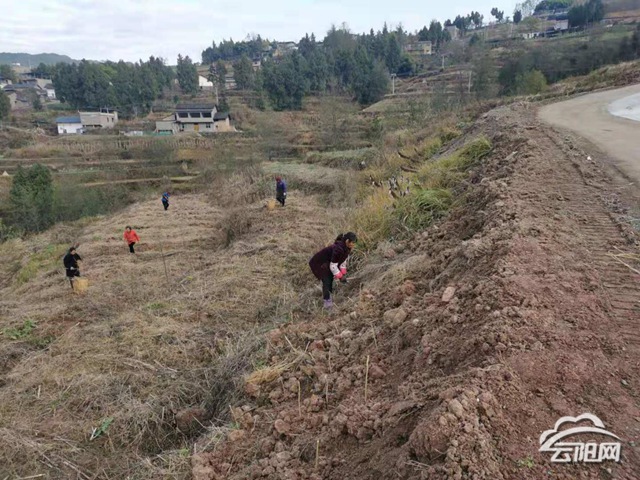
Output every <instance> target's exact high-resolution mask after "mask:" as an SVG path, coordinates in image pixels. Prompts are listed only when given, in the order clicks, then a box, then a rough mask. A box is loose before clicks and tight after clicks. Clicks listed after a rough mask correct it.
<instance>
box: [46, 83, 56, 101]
mask: <svg viewBox="0 0 640 480" xmlns="http://www.w3.org/2000/svg"><path fill="white" fill-rule="evenodd" d="M44 91H45V92H47V98H48V99H49V100H55V99H56V89H55V87H54V86H53V83H47V84H46V85H45V86H44Z"/></svg>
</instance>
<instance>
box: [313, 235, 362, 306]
mask: <svg viewBox="0 0 640 480" xmlns="http://www.w3.org/2000/svg"><path fill="white" fill-rule="evenodd" d="M357 241H358V237H357V236H356V234H355V233H353V232H349V233H345V234H343V235H338V238H336V241H335V242H334V244H333V245H331V246H329V247H326V248H323V249H322V250H320V251H319V252H318V253H316V254H315V255H314V256H313V257H312V258H311V260H309V267H311V271H312V272H313V274H314V275H315V276H316V278H317V279H318V280H320V281H321V282H322V299H323V300H324V308H327V309H330V308H332V307H333V301H332V300H331V294H332V293H333V281H334V280H340V281H346V278H345V276H346V275H347V259H348V258H349V254H350V253H351V250H352V249H353V247H354V246H355V244H356V242H357Z"/></svg>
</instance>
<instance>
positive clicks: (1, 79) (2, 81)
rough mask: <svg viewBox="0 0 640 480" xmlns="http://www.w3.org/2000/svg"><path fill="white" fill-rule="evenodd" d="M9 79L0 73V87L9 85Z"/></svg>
mask: <svg viewBox="0 0 640 480" xmlns="http://www.w3.org/2000/svg"><path fill="white" fill-rule="evenodd" d="M11 83H12V82H11V80H9V79H8V78H5V77H3V76H2V75H0V89H2V88H4V87H6V86H7V85H11Z"/></svg>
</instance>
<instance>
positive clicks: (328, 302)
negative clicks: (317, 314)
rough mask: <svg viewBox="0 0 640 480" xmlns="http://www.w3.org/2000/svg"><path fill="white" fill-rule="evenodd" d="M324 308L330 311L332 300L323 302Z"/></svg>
mask: <svg viewBox="0 0 640 480" xmlns="http://www.w3.org/2000/svg"><path fill="white" fill-rule="evenodd" d="M324 308H326V309H327V310H331V309H332V308H333V300H331V299H329V300H325V301H324Z"/></svg>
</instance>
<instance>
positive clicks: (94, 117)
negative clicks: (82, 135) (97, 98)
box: [80, 110, 118, 130]
mask: <svg viewBox="0 0 640 480" xmlns="http://www.w3.org/2000/svg"><path fill="white" fill-rule="evenodd" d="M80 121H81V123H82V127H83V128H84V129H85V130H90V129H96V128H113V127H115V125H116V123H118V112H114V111H111V112H110V111H108V110H105V111H100V112H80Z"/></svg>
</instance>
